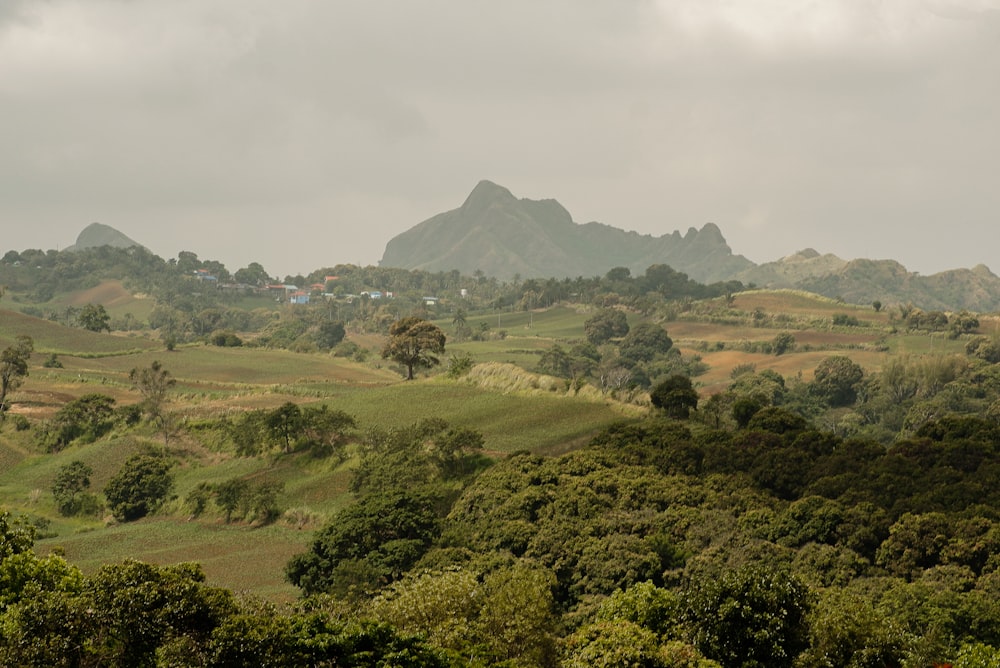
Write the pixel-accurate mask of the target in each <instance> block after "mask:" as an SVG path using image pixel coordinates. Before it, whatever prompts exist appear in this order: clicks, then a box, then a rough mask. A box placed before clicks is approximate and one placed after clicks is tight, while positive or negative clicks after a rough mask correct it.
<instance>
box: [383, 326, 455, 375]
mask: <svg viewBox="0 0 1000 668" xmlns="http://www.w3.org/2000/svg"><path fill="white" fill-rule="evenodd" d="M445 338H446V337H445V334H444V332H442V331H441V328H440V327H438V326H437V325H435V324H434V323H432V322H430V321H428V320H424V319H422V318H417V317H415V316H410V317H407V318H403V319H402V320H399V321H397V322H396V323H394V324H393V325H392V327H390V328H389V340H388V341H387V342H386V344H385V347H384V348H382V358H383V359H392V360H394V361H396V362H399V363H400V364H402V365H403V366H405V367H406V379H407V380H413V369H415V368H419V367H427V368H430V367H432V366H434V365H435V364H440V363H441V360H440V358H438V357H437V356H438V355H441V354H443V353H444V343H445Z"/></svg>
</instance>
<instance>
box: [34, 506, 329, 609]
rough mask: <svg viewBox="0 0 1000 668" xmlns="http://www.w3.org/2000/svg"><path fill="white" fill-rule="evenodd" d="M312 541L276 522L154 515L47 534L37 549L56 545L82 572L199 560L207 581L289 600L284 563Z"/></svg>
mask: <svg viewBox="0 0 1000 668" xmlns="http://www.w3.org/2000/svg"><path fill="white" fill-rule="evenodd" d="M311 539H312V531H307V530H299V529H296V528H293V527H287V526H283V525H280V524H275V525H270V526H266V527H259V528H254V527H248V526H245V525H238V524H231V525H227V524H225V523H224V522H222V521H220V520H215V519H211V520H206V521H201V520H188V519H187V518H174V517H153V518H147V519H144V520H140V521H138V522H131V523H128V524H120V525H116V526H111V527H107V528H105V529H101V530H99V531H98V530H84V531H80V532H78V533H72V534H68V535H61V536H57V537H55V538H47V539H44V540H40V541H38V542H37V543H36V548H35V549H36V551H38V552H39V553H43V554H44V553H45V552H48V551H49V550H52V549H55V548H60V549H61V550H62V551H63V552H64V554H65V556H66V559H68V560H69V561H70V562H71V563H73V564H75V565H77V566H79V567H80V568H81V569H83V571H84V572H86V573H93V572H95V571H97V569H98V568H100V566H101V565H102V564H106V563H118V562H121V561H123V560H125V559H138V560H140V561H145V562H149V563H155V564H161V565H167V564H176V563H182V562H197V563H199V564H201V566H202V568H203V570H204V571H205V575H206V577H207V581H208V584H210V585H214V586H219V587H226V588H227V589H230V590H232V591H233V592H234V593H237V594H241V593H253V594H254V595H256V596H263V597H265V598H268V599H271V600H286V601H288V600H292V599H294V598H295V597H296V596H297V595H298V590H297V589H296V588H295V587H293V586H292V585H290V584H288V583H287V582H285V581H284V576H283V573H284V567H285V564H286V563H287V562H288V560H289V559H290V558H291V557H292V556H293V555H295V554H298V553H299V552H302V551H304V550H305V549H306V548H307V547H308V545H309V542H310V541H311Z"/></svg>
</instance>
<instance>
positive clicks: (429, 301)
mask: <svg viewBox="0 0 1000 668" xmlns="http://www.w3.org/2000/svg"><path fill="white" fill-rule="evenodd" d="M423 300H424V305H426V306H437V303H438V302H439V301H441V300H440V299H438V298H437V297H423Z"/></svg>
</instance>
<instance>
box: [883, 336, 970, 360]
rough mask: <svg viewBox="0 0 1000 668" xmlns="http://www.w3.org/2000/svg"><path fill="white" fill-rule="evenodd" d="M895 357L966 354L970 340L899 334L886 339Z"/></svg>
mask: <svg viewBox="0 0 1000 668" xmlns="http://www.w3.org/2000/svg"><path fill="white" fill-rule="evenodd" d="M885 342H886V344H887V345H888V347H889V352H890V353H891V354H894V355H952V354H964V353H965V344H966V343H968V339H965V338H958V339H949V338H948V337H947V336H946V335H944V334H940V333H938V334H898V335H896V336H889V337H887V338H886V339H885Z"/></svg>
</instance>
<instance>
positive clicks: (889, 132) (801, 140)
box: [0, 0, 1000, 276]
mask: <svg viewBox="0 0 1000 668" xmlns="http://www.w3.org/2000/svg"><path fill="white" fill-rule="evenodd" d="M481 179H488V180H491V181H493V182H495V183H498V184H500V185H502V186H505V187H507V188H508V189H510V190H511V192H513V193H514V195H516V196H517V197H525V198H530V199H548V198H551V199H556V200H558V201H559V202H560V203H561V204H562V205H563V206H564V207H566V209H567V210H568V211H569V212H570V214H571V215H572V216H573V219H574V220H575V221H576V222H579V223H585V222H589V221H599V222H602V223H606V224H608V225H613V226H615V227H618V228H622V229H626V230H635V231H637V232H640V233H643V234H652V235H655V236H659V235H662V234H669V233H671V232H673V231H674V230H680V231H681V232H682V233H683V232H685V231H686V230H688V229H689V228H690V227H695V228H700V227H701V226H702V225H704V224H705V223H707V222H713V223H715V224H717V225H718V226H719V227H720V228H721V230H722V232H723V235H724V236H725V237H726V239H727V241H728V242H729V245H730V246H731V248H732V249H733V251H734V252H735V253H739V254H742V255H745V256H746V257H748V258H749V259H751V260H753V261H755V262H758V263H759V262H766V261H770V260H774V259H777V258H780V257H782V256H785V255H788V254H791V253H794V252H796V251H798V250H801V249H803V248H806V247H811V248H814V249H816V250H818V251H819V252H821V253H835V254H837V255H839V256H841V257H843V258H846V259H851V258H859V257H867V258H873V259H882V258H891V259H895V260H898V261H900V262H902V263H903V264H904V265H906V266H907V267H908V268H909V269H911V270H914V271H919V272H921V273H924V274H930V273H934V272H937V271H941V270H945V269H950V268H956V267H972V266H974V265H976V264H980V263H983V264H986V265H987V266H989V267H991V268H993V269H994V270H996V271H998V272H1000V258H998V257H997V254H998V253H1000V231H998V230H1000V0H795V1H794V2H788V0H505V1H504V2H497V1H496V0H489V1H486V0H420V1H419V2H416V1H414V0H357V1H355V0H282V1H281V2H275V1H273V0H0V253H2V252H6V251H7V250H11V249H13V250H24V249H27V248H42V249H50V248H62V247H65V246H67V245H69V244H71V243H73V242H74V241H75V240H76V237H77V235H78V234H79V232H80V231H81V230H82V229H83V228H84V227H85V226H86V225H87V224H89V223H91V222H101V223H104V224H106V225H111V226H112V227H115V228H116V229H118V230H120V231H122V232H124V233H125V234H127V235H128V236H130V237H132V238H133V239H135V240H136V241H138V242H140V243H142V244H144V245H145V246H147V247H148V248H150V249H151V250H152V251H153V252H155V253H157V254H158V255H160V256H162V257H164V258H170V257H175V256H176V255H177V253H178V252H179V251H182V250H188V251H193V252H195V253H197V254H198V256H199V257H200V258H202V259H205V260H209V259H212V260H221V261H222V262H224V263H225V264H226V266H227V267H228V268H229V269H230V270H231V271H235V270H236V269H238V268H241V267H244V266H246V265H247V264H249V263H250V262H260V263H261V264H263V265H264V267H265V269H267V270H268V271H269V273H271V274H272V275H275V276H284V275H287V274H292V275H294V274H298V273H303V274H307V273H309V272H311V271H313V270H314V269H319V268H323V267H329V266H333V265H335V264H338V263H354V264H375V263H377V262H378V260H379V259H380V258H381V256H382V252H383V250H384V248H385V244H386V243H387V242H388V241H389V240H390V239H391V238H392V237H393V236H395V235H397V234H399V233H401V232H403V231H405V230H407V229H409V228H410V227H412V226H414V225H416V224H417V223H419V222H421V221H423V220H425V219H427V218H429V217H431V216H433V215H435V214H437V213H441V212H443V211H448V210H451V209H454V208H456V207H458V206H460V205H461V204H462V202H463V201H464V199H465V197H466V196H467V195H468V193H469V192H470V191H471V190H472V189H473V188H474V187H475V185H476V183H477V182H479V181H480V180H481Z"/></svg>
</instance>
